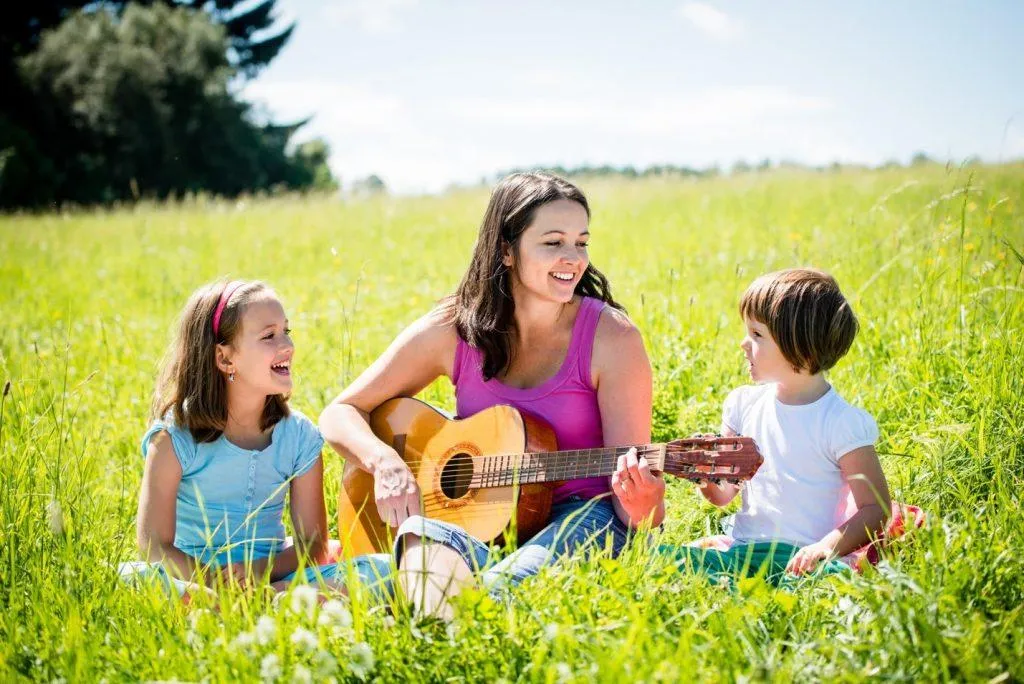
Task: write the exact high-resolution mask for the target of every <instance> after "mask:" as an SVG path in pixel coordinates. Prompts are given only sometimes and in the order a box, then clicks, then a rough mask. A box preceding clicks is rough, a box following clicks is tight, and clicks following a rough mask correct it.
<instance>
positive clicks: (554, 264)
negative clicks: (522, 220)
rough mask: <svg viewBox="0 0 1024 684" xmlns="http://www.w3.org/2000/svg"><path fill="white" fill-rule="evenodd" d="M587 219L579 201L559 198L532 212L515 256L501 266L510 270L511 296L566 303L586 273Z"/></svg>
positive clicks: (588, 236)
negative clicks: (531, 219) (532, 214)
mask: <svg viewBox="0 0 1024 684" xmlns="http://www.w3.org/2000/svg"><path fill="white" fill-rule="evenodd" d="M588 225H589V220H588V218H587V210H586V209H584V208H583V205H582V204H580V203H579V202H573V201H572V200H566V199H560V200H555V201H553V202H548V203H547V204H543V205H541V206H540V207H538V208H537V210H536V211H535V212H534V216H533V223H531V224H530V226H529V227H528V228H527V229H526V230H524V231H523V233H522V234H521V235H520V237H519V245H518V248H517V249H516V250H514V251H515V254H506V255H505V257H504V263H505V265H506V266H508V267H509V268H510V269H511V271H512V296H513V298H514V299H516V300H520V299H521V298H522V297H523V296H524V295H529V296H533V297H538V298H540V299H543V300H546V301H551V302H559V303H563V304H564V303H567V302H569V301H571V300H572V296H573V292H574V291H575V289H576V285H577V284H578V283H579V282H580V278H582V277H583V272H584V271H586V270H587V265H588V264H589V263H590V257H588V256H587V242H588V240H589V239H590V232H589V231H588Z"/></svg>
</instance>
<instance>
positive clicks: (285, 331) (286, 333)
mask: <svg viewBox="0 0 1024 684" xmlns="http://www.w3.org/2000/svg"><path fill="white" fill-rule="evenodd" d="M284 334H285V335H291V334H292V329H291V328H285V329H284Z"/></svg>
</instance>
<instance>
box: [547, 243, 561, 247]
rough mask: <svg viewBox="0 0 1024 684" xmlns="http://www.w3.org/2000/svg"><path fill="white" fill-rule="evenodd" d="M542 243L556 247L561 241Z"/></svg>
mask: <svg viewBox="0 0 1024 684" xmlns="http://www.w3.org/2000/svg"><path fill="white" fill-rule="evenodd" d="M544 244H545V245H547V246H548V247H558V246H560V245H561V244H562V243H561V242H545V243H544Z"/></svg>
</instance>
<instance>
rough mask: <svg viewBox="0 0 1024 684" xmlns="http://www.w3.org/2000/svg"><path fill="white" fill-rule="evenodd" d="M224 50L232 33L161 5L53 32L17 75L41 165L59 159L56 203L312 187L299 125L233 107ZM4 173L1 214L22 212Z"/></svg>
mask: <svg viewBox="0 0 1024 684" xmlns="http://www.w3.org/2000/svg"><path fill="white" fill-rule="evenodd" d="M227 44H228V39H227V37H226V35H225V29H224V27H223V26H219V25H216V24H214V23H212V22H211V20H210V19H209V17H208V16H206V15H204V14H203V13H201V12H196V11H194V10H190V9H188V8H186V7H176V8H173V9H172V8H171V7H168V6H167V5H165V4H162V3H158V4H154V5H152V6H150V7H143V6H139V5H129V6H128V7H127V8H126V9H125V10H124V12H123V13H122V14H121V15H120V16H116V15H115V14H114V13H113V12H112V11H109V10H99V11H80V12H78V13H75V14H73V15H71V16H70V17H68V18H67V19H66V20H65V21H64V23H62V24H61V25H60V26H59V27H58V28H57V29H55V30H52V31H50V32H48V33H47V34H45V35H44V37H43V40H42V41H41V43H40V45H39V48H38V49H37V50H36V51H35V52H34V53H32V54H31V55H29V56H27V57H25V58H23V59H22V60H21V62H20V66H21V76H22V79H23V82H24V83H25V84H26V89H27V90H28V91H29V93H30V95H31V97H32V99H33V101H34V102H35V103H36V105H37V109H38V111H39V112H40V113H41V114H42V115H41V116H40V118H39V119H38V120H37V121H36V122H35V127H36V132H37V133H39V134H40V135H36V136H35V138H34V139H33V141H32V142H33V144H34V145H35V146H36V149H37V150H38V152H39V157H40V158H41V159H43V160H46V159H49V160H60V163H59V164H52V168H50V169H49V170H50V171H51V172H52V174H53V175H52V178H51V183H50V185H51V197H50V198H49V199H51V200H53V201H73V202H81V203H94V202H106V201H111V200H116V199H121V198H131V197H133V196H136V195H138V194H143V195H147V196H156V197H164V196H167V195H169V194H171V193H180V192H189V191H198V190H207V191H211V192H214V193H217V194H224V195H236V194H238V193H240V192H243V191H247V190H258V189H265V188H271V187H275V186H283V187H286V188H299V187H304V186H308V185H310V184H311V183H312V181H313V178H314V176H315V174H316V169H315V168H311V167H310V166H309V165H310V164H311V163H313V164H314V165H315V162H317V161H320V160H319V158H317V159H313V160H312V161H311V160H310V158H309V155H308V154H306V156H304V157H295V156H288V155H287V154H286V152H285V148H286V146H287V144H288V139H289V138H290V136H291V134H292V133H293V132H294V130H295V128H296V127H297V125H293V126H274V125H266V126H258V125H256V124H254V123H253V122H252V121H251V120H250V117H249V108H248V105H246V104H244V103H241V102H237V101H235V100H234V98H233V97H232V95H231V93H230V91H229V89H228V84H229V82H230V80H231V79H232V78H233V77H234V75H235V74H236V73H237V69H236V67H235V66H234V65H232V64H231V63H230V60H229V58H228V50H227ZM0 133H2V131H0ZM3 147H4V145H3V141H2V140H0V149H2V148H3ZM323 156H324V157H326V153H324V155H323ZM8 166H10V163H8ZM29 170H30V171H36V172H39V173H41V172H42V171H43V169H41V168H35V169H29ZM8 175H9V172H8V171H7V170H6V169H5V171H4V177H3V178H0V204H5V205H11V204H16V203H22V204H23V203H25V201H24V198H19V197H18V196H17V195H16V194H15V193H17V192H18V190H24V183H14V182H13V181H11V179H10V178H8ZM22 175H25V174H22ZM29 175H31V174H29ZM37 175H38V174H37ZM17 180H19V178H18V176H17V175H15V181H17ZM12 184H13V185H14V187H12ZM19 186H20V187H19ZM33 199H35V200H36V201H38V197H35V198H33ZM19 200H21V201H20V202H19Z"/></svg>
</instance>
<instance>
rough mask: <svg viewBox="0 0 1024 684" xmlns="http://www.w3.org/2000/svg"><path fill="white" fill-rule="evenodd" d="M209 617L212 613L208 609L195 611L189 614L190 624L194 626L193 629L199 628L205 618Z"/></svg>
mask: <svg viewBox="0 0 1024 684" xmlns="http://www.w3.org/2000/svg"><path fill="white" fill-rule="evenodd" d="M207 615H210V611H208V610H207V609H206V608H200V609H199V610H194V611H192V612H191V613H189V616H188V623H189V624H190V625H192V629H195V628H196V627H198V626H199V623H200V622H202V621H203V619H204V618H206V616H207Z"/></svg>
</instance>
